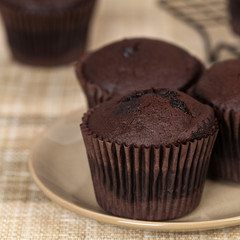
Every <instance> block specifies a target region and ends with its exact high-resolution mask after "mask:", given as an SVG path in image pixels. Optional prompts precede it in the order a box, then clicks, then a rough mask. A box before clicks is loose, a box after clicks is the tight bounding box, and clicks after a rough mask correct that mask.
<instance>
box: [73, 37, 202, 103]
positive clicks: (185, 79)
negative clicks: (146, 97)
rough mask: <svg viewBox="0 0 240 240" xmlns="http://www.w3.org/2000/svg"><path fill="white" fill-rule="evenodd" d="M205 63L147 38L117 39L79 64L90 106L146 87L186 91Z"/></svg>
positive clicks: (79, 75) (180, 50)
mask: <svg viewBox="0 0 240 240" xmlns="http://www.w3.org/2000/svg"><path fill="white" fill-rule="evenodd" d="M203 69H204V68H203V65H202V64H201V63H200V61H199V60H197V59H196V58H194V57H192V56H191V55H190V54H188V53H187V52H186V51H184V50H182V49H181V48H179V47H176V46H174V45H172V44H169V43H166V42H163V41H160V40H152V39H146V38H135V39H126V40H122V41H118V42H115V43H112V44H110V45H107V46H105V47H103V48H101V49H99V50H97V51H95V52H92V53H90V54H88V55H85V56H84V57H83V58H82V59H80V61H79V62H78V64H77V66H76V72H77V77H78V80H79V82H80V84H81V86H82V88H83V90H84V91H85V93H86V96H87V99H88V105H89V106H90V107H93V106H94V105H96V104H98V103H100V102H103V101H104V100H108V99H110V98H111V97H113V96H115V95H121V96H122V95H124V94H127V93H129V92H132V91H135V90H141V89H145V88H151V87H154V88H161V87H165V88H171V89H178V90H182V91H187V89H188V88H189V87H191V86H192V85H193V84H194V83H195V82H196V81H197V79H198V78H199V76H200V75H201V74H202V72H203Z"/></svg>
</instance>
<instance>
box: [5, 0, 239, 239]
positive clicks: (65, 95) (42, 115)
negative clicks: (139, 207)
mask: <svg viewBox="0 0 240 240" xmlns="http://www.w3.org/2000/svg"><path fill="white" fill-rule="evenodd" d="M176 24H178V25H176ZM176 26H178V27H176ZM136 35H137V36H146V35H147V36H152V37H162V38H164V39H166V40H170V41H173V42H177V43H178V44H179V45H181V46H185V47H186V48H188V49H189V50H191V52H192V53H194V54H197V55H198V56H200V57H201V58H203V54H202V46H201V42H200V40H199V38H198V36H197V35H196V34H194V32H193V31H192V30H190V29H189V28H188V27H186V26H184V25H183V24H181V23H178V22H177V21H176V20H175V19H173V18H171V17H170V16H168V15H167V14H166V13H165V12H164V11H161V10H160V9H159V8H158V7H157V3H156V1H154V0H148V1H147V0H141V1H140V0H131V1H127V0H125V1H113V0H102V1H100V2H99V4H98V8H97V11H96V14H95V18H94V21H93V26H92V31H91V40H90V44H89V48H90V49H93V48H96V47H99V46H102V45H103V44H105V43H107V42H110V41H112V40H115V39H118V38H122V37H126V36H136ZM187 36H188V37H187ZM189 36H190V37H191V41H188V39H189ZM0 46H1V47H0V239H35V240H37V239H231V240H232V239H240V227H234V228H228V229H223V230H213V231H208V232H196V233H158V232H148V231H140V230H128V229H123V228H119V227H116V226H112V225H104V224H100V223H98V222H96V221H94V220H90V219H87V218H83V217H81V216H78V215H76V214H74V213H72V212H70V211H68V210H65V209H64V208H62V207H60V206H58V205H57V204H55V203H54V202H52V201H50V200H49V199H48V198H47V197H45V195H44V194H43V193H42V192H41V191H40V190H39V188H38V187H37V186H36V185H35V183H34V182H33V180H32V178H31V175H30V173H29V170H28V166H27V159H28V156H29V152H30V149H31V146H32V143H33V140H34V139H35V138H36V137H37V136H38V134H39V133H40V132H41V131H42V130H43V129H44V128H45V127H46V125H47V124H49V123H50V122H52V121H53V120H55V119H56V118H59V117H61V116H63V115H65V114H66V113H68V112H70V111H73V110H75V109H78V108H79V107H80V106H81V105H82V104H85V98H84V95H83V93H82V91H81V90H80V88H79V86H78V83H77V81H76V78H75V75H74V71H73V66H67V67H61V68H52V69H45V68H32V67H28V66H24V65H20V64H17V63H15V62H14V61H12V59H11V57H10V55H9V51H8V48H7V46H6V43H5V37H4V31H3V26H2V24H1V28H0Z"/></svg>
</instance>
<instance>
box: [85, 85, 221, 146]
mask: <svg viewBox="0 0 240 240" xmlns="http://www.w3.org/2000/svg"><path fill="white" fill-rule="evenodd" d="M88 127H89V129H90V130H91V131H93V132H94V133H96V134H97V135H98V136H99V137H102V138H103V139H107V140H109V141H111V142H116V143H121V144H122V143H125V144H126V145H131V144H134V145H136V146H140V145H145V146H150V145H156V146H159V145H162V144H163V145H168V144H175V143H178V142H185V141H187V140H193V139H195V138H202V137H205V136H208V135H210V134H212V133H214V132H215V131H216V124H215V118H214V111H213V109H212V108H211V107H209V106H207V105H204V104H201V103H199V102H198V101H196V100H195V99H193V98H191V97H190V96H188V95H186V94H184V93H182V92H179V91H170V90H168V89H158V90H155V89H149V90H143V91H138V92H135V93H133V94H130V95H129V96H125V97H120V98H119V97H115V98H114V99H112V100H110V101H108V102H104V103H102V104H100V105H99V106H98V107H96V108H95V110H94V111H93V112H92V114H91V115H90V116H89V119H88Z"/></svg>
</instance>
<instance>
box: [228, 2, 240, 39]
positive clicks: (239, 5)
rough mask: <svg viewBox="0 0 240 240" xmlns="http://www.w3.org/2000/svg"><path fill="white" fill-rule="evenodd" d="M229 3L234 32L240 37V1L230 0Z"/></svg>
mask: <svg viewBox="0 0 240 240" xmlns="http://www.w3.org/2000/svg"><path fill="white" fill-rule="evenodd" d="M228 1H229V12H230V24H231V27H232V30H233V31H234V32H235V33H236V34H238V35H240V1H239V0H228Z"/></svg>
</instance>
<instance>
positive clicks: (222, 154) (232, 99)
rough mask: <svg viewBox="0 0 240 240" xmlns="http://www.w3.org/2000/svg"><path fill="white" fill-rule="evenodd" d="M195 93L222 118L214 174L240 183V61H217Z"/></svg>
mask: <svg viewBox="0 0 240 240" xmlns="http://www.w3.org/2000/svg"><path fill="white" fill-rule="evenodd" d="M193 94H194V95H195V96H196V98H198V99H201V100H202V101H204V102H205V103H208V104H209V105H211V106H213V107H214V109H215V112H216V115H217V118H218V120H219V126H220V127H219V128H220V131H219V136H218V138H217V140H216V144H215V147H214V150H213V154H212V159H211V162H210V174H211V175H212V176H215V177H219V178H223V179H227V180H230V181H234V182H240V142H239V133H240V60H227V61H224V62H219V63H216V64H214V65H213V66H212V67H211V68H210V69H209V70H208V71H206V73H205V74H204V76H203V77H202V78H201V79H200V80H199V82H198V83H197V85H196V86H195V88H194V91H193Z"/></svg>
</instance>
